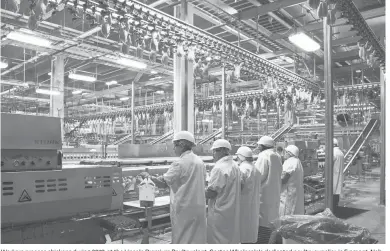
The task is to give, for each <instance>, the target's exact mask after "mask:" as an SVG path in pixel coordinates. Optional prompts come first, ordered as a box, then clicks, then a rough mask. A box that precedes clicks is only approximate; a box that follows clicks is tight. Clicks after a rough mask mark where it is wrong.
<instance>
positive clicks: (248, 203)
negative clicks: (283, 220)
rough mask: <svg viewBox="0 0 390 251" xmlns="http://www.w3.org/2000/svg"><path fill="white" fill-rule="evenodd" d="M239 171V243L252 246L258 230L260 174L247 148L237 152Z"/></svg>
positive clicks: (250, 151) (241, 148) (243, 147)
mask: <svg viewBox="0 0 390 251" xmlns="http://www.w3.org/2000/svg"><path fill="white" fill-rule="evenodd" d="M236 155H237V157H238V160H237V162H238V164H239V168H240V171H241V203H240V204H241V208H240V214H241V219H240V225H241V243H243V244H244V243H245V244H254V243H256V241H257V236H258V230H259V220H258V219H259V210H260V194H261V173H260V171H259V170H258V169H257V168H255V166H254V165H253V153H252V150H251V149H250V148H249V147H246V146H242V147H240V148H239V149H238V150H237V153H236Z"/></svg>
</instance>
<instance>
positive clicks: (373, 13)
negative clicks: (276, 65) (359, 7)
mask: <svg viewBox="0 0 390 251" xmlns="http://www.w3.org/2000/svg"><path fill="white" fill-rule="evenodd" d="M275 3H276V2H275ZM263 6H264V5H263ZM385 14H386V13H385V10H384V8H376V9H372V10H367V11H363V12H362V16H363V18H364V19H365V20H369V19H373V18H377V17H381V16H385ZM347 21H348V20H347V19H346V18H339V19H337V20H336V22H335V24H334V26H340V25H346V24H347ZM321 29H323V24H322V21H321V22H316V23H312V24H307V25H305V26H302V27H298V28H297V31H306V32H310V31H315V30H321ZM294 32H295V31H294V30H291V31H289V32H287V33H285V34H283V35H281V34H273V35H272V36H271V38H272V39H282V38H287V37H289V36H290V35H291V34H292V33H294Z"/></svg>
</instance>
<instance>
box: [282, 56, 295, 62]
mask: <svg viewBox="0 0 390 251" xmlns="http://www.w3.org/2000/svg"><path fill="white" fill-rule="evenodd" d="M281 58H282V59H283V60H284V61H286V62H287V63H290V64H292V63H294V62H295V61H294V59H292V58H290V57H286V56H282V57H281Z"/></svg>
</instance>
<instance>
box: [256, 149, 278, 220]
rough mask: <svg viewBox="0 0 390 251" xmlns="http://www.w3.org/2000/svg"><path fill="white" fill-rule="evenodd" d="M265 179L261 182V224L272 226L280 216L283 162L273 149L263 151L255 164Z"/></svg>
mask: <svg viewBox="0 0 390 251" xmlns="http://www.w3.org/2000/svg"><path fill="white" fill-rule="evenodd" d="M255 166H256V168H258V169H259V171H260V173H261V175H262V176H263V178H264V176H265V181H264V182H263V183H262V184H261V196H260V219H259V226H262V227H270V225H269V224H270V223H271V222H272V221H274V220H276V219H278V218H279V206H280V189H281V186H282V185H281V183H282V182H281V179H280V177H281V176H282V170H283V167H282V162H281V160H280V157H279V155H278V154H277V153H275V152H274V150H273V149H268V150H265V151H262V152H261V153H260V154H259V157H258V159H257V161H256V164H255Z"/></svg>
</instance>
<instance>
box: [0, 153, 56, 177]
mask: <svg viewBox="0 0 390 251" xmlns="http://www.w3.org/2000/svg"><path fill="white" fill-rule="evenodd" d="M60 169H61V161H60V159H59V157H58V153H57V151H48V150H23V151H20V150H7V149H4V150H2V151H1V171H2V172H20V171H37V170H60Z"/></svg>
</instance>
